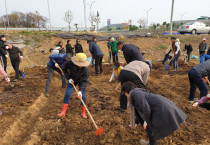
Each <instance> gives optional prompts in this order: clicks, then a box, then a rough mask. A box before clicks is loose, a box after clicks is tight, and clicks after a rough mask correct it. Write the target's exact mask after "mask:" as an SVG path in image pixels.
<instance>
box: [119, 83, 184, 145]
mask: <svg viewBox="0 0 210 145" xmlns="http://www.w3.org/2000/svg"><path fill="white" fill-rule="evenodd" d="M122 92H123V93H124V94H125V97H126V98H127V100H128V106H129V108H130V111H131V113H130V126H131V128H132V129H135V124H139V123H140V124H141V125H142V126H143V128H144V129H145V131H146V132H147V135H148V138H149V141H144V140H140V143H141V144H142V145H148V144H150V145H157V144H158V140H159V139H161V138H164V137H166V136H168V135H170V134H172V133H173V132H174V131H176V130H177V129H178V128H179V124H181V123H183V122H185V120H186V118H187V116H186V114H185V113H184V112H183V111H182V110H181V109H179V108H178V107H177V106H176V105H175V104H174V103H173V102H172V101H170V100H168V99H167V98H165V97H163V96H160V95H158V94H155V93H152V92H149V91H147V90H145V89H143V88H138V87H137V86H136V85H135V84H134V83H132V82H130V81H128V82H125V83H124V84H123V85H122Z"/></svg>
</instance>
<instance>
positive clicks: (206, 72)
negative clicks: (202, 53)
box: [192, 60, 210, 77]
mask: <svg viewBox="0 0 210 145" xmlns="http://www.w3.org/2000/svg"><path fill="white" fill-rule="evenodd" d="M192 69H195V70H196V71H197V72H198V73H199V74H200V75H201V77H206V76H210V60H207V61H205V62H203V63H200V64H198V65H196V66H194V67H193V68H192Z"/></svg>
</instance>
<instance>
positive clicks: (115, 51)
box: [110, 37, 119, 63]
mask: <svg viewBox="0 0 210 145" xmlns="http://www.w3.org/2000/svg"><path fill="white" fill-rule="evenodd" d="M110 49H111V52H112V57H113V63H114V62H115V61H118V51H119V50H118V47H117V41H116V40H115V39H114V38H113V37H112V38H111V43H110Z"/></svg>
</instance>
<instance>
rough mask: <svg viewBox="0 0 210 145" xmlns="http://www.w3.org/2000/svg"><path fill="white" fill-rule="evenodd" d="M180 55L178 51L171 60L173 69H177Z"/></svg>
mask: <svg viewBox="0 0 210 145" xmlns="http://www.w3.org/2000/svg"><path fill="white" fill-rule="evenodd" d="M180 55H181V53H180V51H179V52H178V54H177V55H174V59H173V67H174V69H177V68H178V59H179V57H180Z"/></svg>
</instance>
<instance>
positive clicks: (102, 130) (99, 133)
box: [95, 127, 104, 136]
mask: <svg viewBox="0 0 210 145" xmlns="http://www.w3.org/2000/svg"><path fill="white" fill-rule="evenodd" d="M103 132H104V129H103V127H101V128H97V130H96V131H95V135H96V136H98V135H101V134H102V133H103Z"/></svg>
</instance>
